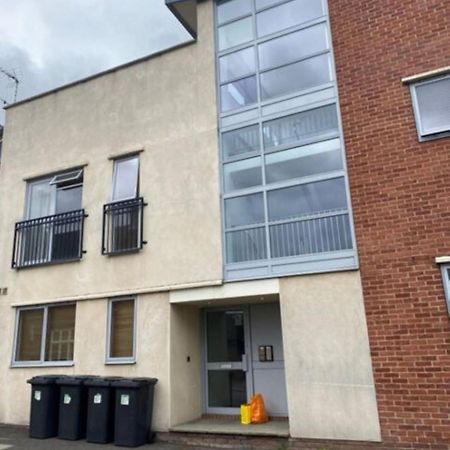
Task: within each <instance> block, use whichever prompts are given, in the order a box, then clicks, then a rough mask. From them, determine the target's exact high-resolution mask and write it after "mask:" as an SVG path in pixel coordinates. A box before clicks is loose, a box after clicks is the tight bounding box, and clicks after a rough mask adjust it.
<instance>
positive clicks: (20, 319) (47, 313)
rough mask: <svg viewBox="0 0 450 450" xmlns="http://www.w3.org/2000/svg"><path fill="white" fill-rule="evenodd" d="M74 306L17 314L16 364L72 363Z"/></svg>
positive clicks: (28, 309) (42, 308)
mask: <svg viewBox="0 0 450 450" xmlns="http://www.w3.org/2000/svg"><path fill="white" fill-rule="evenodd" d="M75 309H76V306H75V304H70V305H61V306H59V305H58V306H43V307H37V308H22V309H19V310H18V311H17V326H16V338H15V350H14V355H13V362H14V363H15V364H21V365H38V364H61V363H70V362H72V361H73V351H74V335H75Z"/></svg>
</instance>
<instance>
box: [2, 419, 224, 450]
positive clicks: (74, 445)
mask: <svg viewBox="0 0 450 450" xmlns="http://www.w3.org/2000/svg"><path fill="white" fill-rule="evenodd" d="M125 448H128V449H129V447H116V446H115V445H112V444H106V445H103V444H101V445H99V444H89V443H87V442H86V441H63V440H60V439H30V438H29V437H28V428H26V427H19V426H11V425H2V424H0V450H58V449H61V450H113V449H114V450H119V449H125ZM138 448H143V449H144V448H145V449H149V450H192V447H188V446H183V445H172V444H163V443H155V444H151V445H144V446H142V447H138ZM196 449H198V450H207V449H205V448H204V447H203V448H200V447H196ZM216 450H220V449H216Z"/></svg>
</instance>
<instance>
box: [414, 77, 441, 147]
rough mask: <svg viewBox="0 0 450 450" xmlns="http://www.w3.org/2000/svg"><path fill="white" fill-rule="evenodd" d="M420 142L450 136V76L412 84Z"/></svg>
mask: <svg viewBox="0 0 450 450" xmlns="http://www.w3.org/2000/svg"><path fill="white" fill-rule="evenodd" d="M411 94H412V99H413V105H414V114H415V117H416V123H417V132H418V134H419V139H420V140H428V139H434V138H438V137H442V136H448V135H450V75H447V76H444V77H439V78H433V79H428V80H425V81H420V82H417V83H413V84H411Z"/></svg>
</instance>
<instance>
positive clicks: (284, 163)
mask: <svg viewBox="0 0 450 450" xmlns="http://www.w3.org/2000/svg"><path fill="white" fill-rule="evenodd" d="M339 169H342V158H341V146H340V140H339V139H333V140H331V141H324V142H319V143H317V144H311V145H305V146H304V147H298V148H294V149H292V150H286V151H284V152H279V153H272V154H271V155H268V156H266V181H267V183H275V182H276V181H283V180H289V179H291V178H299V177H306V176H308V175H314V174H318V173H324V172H331V171H333V170H339Z"/></svg>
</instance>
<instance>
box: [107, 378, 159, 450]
mask: <svg viewBox="0 0 450 450" xmlns="http://www.w3.org/2000/svg"><path fill="white" fill-rule="evenodd" d="M157 382H158V380H157V379H156V378H125V379H123V380H117V381H113V382H112V383H111V386H112V387H114V388H115V391H116V392H115V395H116V402H115V403H116V408H115V426H114V444H115V445H121V446H124V447H138V446H140V445H144V444H147V443H148V442H152V440H153V435H152V432H151V429H152V415H153V393H154V388H155V384H156V383H157Z"/></svg>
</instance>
